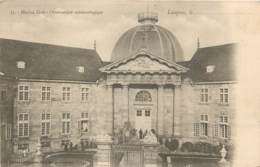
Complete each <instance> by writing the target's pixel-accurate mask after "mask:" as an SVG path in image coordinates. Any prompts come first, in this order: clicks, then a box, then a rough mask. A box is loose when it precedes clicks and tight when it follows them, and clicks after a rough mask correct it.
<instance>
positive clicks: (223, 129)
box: [219, 125, 228, 138]
mask: <svg viewBox="0 0 260 167" xmlns="http://www.w3.org/2000/svg"><path fill="white" fill-rule="evenodd" d="M219 128H220V134H221V137H223V138H228V125H219Z"/></svg>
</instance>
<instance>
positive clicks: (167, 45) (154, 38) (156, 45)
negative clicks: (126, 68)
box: [111, 13, 184, 62]
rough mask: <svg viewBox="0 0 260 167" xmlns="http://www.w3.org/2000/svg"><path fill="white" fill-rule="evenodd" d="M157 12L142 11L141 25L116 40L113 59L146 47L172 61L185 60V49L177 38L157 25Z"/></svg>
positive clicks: (155, 54) (115, 59) (152, 52)
mask: <svg viewBox="0 0 260 167" xmlns="http://www.w3.org/2000/svg"><path fill="white" fill-rule="evenodd" d="M157 21H158V16H157V14H156V13H141V14H139V15H138V22H140V23H141V25H139V26H136V27H133V28H131V29H129V30H128V31H126V32H125V33H124V34H123V35H122V36H121V37H120V38H119V40H118V41H117V42H116V45H115V47H114V49H113V51H112V56H111V61H112V62H115V61H117V60H120V59H122V58H125V57H129V56H131V55H132V54H133V53H135V52H137V51H138V50H140V49H146V50H147V51H148V52H150V53H151V54H153V55H154V56H157V57H160V58H162V59H165V60H167V61H170V62H179V61H183V60H184V59H183V51H182V48H181V46H180V43H179V41H178V40H177V38H176V37H175V36H174V35H173V34H172V33H171V32H170V31H169V30H167V29H165V28H163V27H161V26H158V25H156V24H155V23H156V22H157Z"/></svg>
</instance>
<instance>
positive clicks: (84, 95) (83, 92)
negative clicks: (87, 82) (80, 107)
mask: <svg viewBox="0 0 260 167" xmlns="http://www.w3.org/2000/svg"><path fill="white" fill-rule="evenodd" d="M87 100H88V88H81V101H87Z"/></svg>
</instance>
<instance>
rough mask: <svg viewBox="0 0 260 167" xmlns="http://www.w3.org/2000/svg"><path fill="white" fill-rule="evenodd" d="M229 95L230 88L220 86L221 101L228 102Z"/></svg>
mask: <svg viewBox="0 0 260 167" xmlns="http://www.w3.org/2000/svg"><path fill="white" fill-rule="evenodd" d="M228 102H229V97H228V88H220V103H222V104H228Z"/></svg>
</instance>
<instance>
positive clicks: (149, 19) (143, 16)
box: [138, 12, 158, 24]
mask: <svg viewBox="0 0 260 167" xmlns="http://www.w3.org/2000/svg"><path fill="white" fill-rule="evenodd" d="M138 22H139V23H141V24H155V23H157V22H158V13H155V12H142V13H138Z"/></svg>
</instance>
